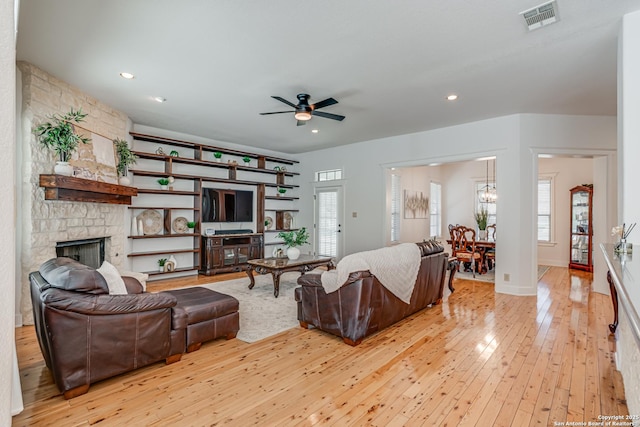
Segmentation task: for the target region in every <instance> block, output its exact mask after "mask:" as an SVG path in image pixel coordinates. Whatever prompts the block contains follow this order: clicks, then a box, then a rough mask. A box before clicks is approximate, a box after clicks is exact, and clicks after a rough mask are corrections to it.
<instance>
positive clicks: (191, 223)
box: [187, 221, 196, 229]
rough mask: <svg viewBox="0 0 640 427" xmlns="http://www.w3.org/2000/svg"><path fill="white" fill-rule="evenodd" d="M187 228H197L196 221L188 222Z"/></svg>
mask: <svg viewBox="0 0 640 427" xmlns="http://www.w3.org/2000/svg"><path fill="white" fill-rule="evenodd" d="M187 228H191V229H193V228H196V222H195V221H188V222H187Z"/></svg>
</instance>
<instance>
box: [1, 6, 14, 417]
mask: <svg viewBox="0 0 640 427" xmlns="http://www.w3.org/2000/svg"><path fill="white" fill-rule="evenodd" d="M14 30H15V23H14V2H13V0H3V1H0V156H1V157H2V168H0V199H2V203H1V204H0V223H2V224H4V225H5V227H4V230H3V232H2V245H0V259H2V261H3V266H2V268H0V292H1V294H2V299H1V301H2V302H0V307H1V308H0V348H2V350H3V357H1V358H0V425H11V414H12V401H11V395H12V380H13V373H14V358H13V354H14V351H15V323H14V322H15V300H16V299H15V298H16V296H15V295H16V290H15V272H16V270H15V263H16V251H15V222H16V212H15V182H16V177H15V156H16V150H15V141H16V123H15V109H16V104H15V102H16V86H15V85H16V68H15V67H16V64H15V58H16V52H15V32H14Z"/></svg>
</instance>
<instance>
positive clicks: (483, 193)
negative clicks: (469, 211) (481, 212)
mask: <svg viewBox="0 0 640 427" xmlns="http://www.w3.org/2000/svg"><path fill="white" fill-rule="evenodd" d="M495 180H496V161H495V159H494V160H493V184H492V185H491V186H490V185H489V160H487V175H486V181H485V185H484V186H483V187H482V188H481V189H480V191H478V200H480V203H495V202H496V200H497V199H498V192H497V190H496V183H495Z"/></svg>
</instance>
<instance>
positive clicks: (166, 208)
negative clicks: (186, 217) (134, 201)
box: [128, 190, 200, 211]
mask: <svg viewBox="0 0 640 427" xmlns="http://www.w3.org/2000/svg"><path fill="white" fill-rule="evenodd" d="M163 191H164V190H163ZM128 208H129V209H139V210H147V209H153V210H165V211H199V210H200V208H199V207H190V208H182V207H167V206H160V207H157V206H128Z"/></svg>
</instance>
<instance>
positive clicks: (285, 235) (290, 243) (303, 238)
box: [278, 227, 309, 248]
mask: <svg viewBox="0 0 640 427" xmlns="http://www.w3.org/2000/svg"><path fill="white" fill-rule="evenodd" d="M278 237H280V238H281V239H282V240H284V244H285V245H287V247H289V248H294V247H296V246H302V245H304V244H306V243H309V233H308V232H307V229H306V227H302V228H301V229H300V230H297V231H296V230H291V231H281V232H280V233H278Z"/></svg>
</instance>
